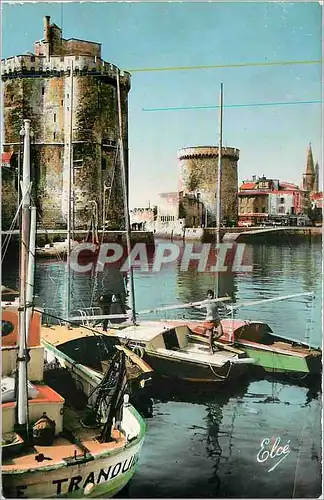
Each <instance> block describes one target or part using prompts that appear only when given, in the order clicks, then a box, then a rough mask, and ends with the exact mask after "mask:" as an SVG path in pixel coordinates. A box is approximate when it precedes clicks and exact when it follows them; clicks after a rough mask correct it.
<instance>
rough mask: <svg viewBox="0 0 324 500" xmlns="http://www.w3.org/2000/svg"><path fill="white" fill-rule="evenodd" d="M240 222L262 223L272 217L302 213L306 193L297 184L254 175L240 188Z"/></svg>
mask: <svg viewBox="0 0 324 500" xmlns="http://www.w3.org/2000/svg"><path fill="white" fill-rule="evenodd" d="M238 197H239V213H238V219H239V224H244V223H248V224H260V223H262V222H263V221H264V220H265V219H267V218H268V217H269V216H270V217H277V216H279V217H282V216H288V215H290V216H291V215H300V214H301V213H304V211H305V206H306V203H305V199H306V193H305V192H304V191H303V190H301V189H300V188H299V187H298V186H297V185H295V184H292V183H289V182H283V181H279V180H277V179H267V178H266V177H265V176H264V175H263V176H262V177H257V176H254V177H253V178H252V180H247V181H244V182H243V183H242V185H241V186H240V188H239V193H238Z"/></svg>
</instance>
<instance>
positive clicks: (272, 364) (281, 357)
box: [238, 343, 320, 375]
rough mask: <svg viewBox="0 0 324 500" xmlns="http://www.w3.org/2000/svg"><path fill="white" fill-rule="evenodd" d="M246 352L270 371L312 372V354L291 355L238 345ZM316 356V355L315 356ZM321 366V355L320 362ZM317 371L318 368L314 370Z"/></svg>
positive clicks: (260, 365)
mask: <svg viewBox="0 0 324 500" xmlns="http://www.w3.org/2000/svg"><path fill="white" fill-rule="evenodd" d="M238 347H239V348H240V349H242V350H244V351H245V353H246V354H247V355H248V356H249V357H251V358H254V359H255V365H254V366H258V367H261V368H263V369H264V370H265V371H266V372H270V373H301V374H305V375H308V374H310V373H311V370H310V366H309V365H310V364H311V363H309V361H310V359H309V358H311V357H312V356H311V355H310V356H305V357H304V356H303V357H301V356H290V355H288V354H283V353H278V352H273V351H268V350H263V349H257V348H254V347H247V346H246V345H242V344H241V343H240V344H239V346H238ZM315 358H316V357H315ZM317 364H318V365H319V366H320V357H319V356H318V363H317ZM314 371H317V370H314Z"/></svg>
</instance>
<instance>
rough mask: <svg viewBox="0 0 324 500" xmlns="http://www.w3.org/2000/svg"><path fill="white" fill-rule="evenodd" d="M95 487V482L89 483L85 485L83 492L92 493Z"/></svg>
mask: <svg viewBox="0 0 324 500" xmlns="http://www.w3.org/2000/svg"><path fill="white" fill-rule="evenodd" d="M93 488H94V484H93V483H88V484H86V485H85V488H84V490H83V493H84V494H85V495H90V493H91V492H92V490H93Z"/></svg>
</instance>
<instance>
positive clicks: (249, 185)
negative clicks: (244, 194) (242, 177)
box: [240, 182, 256, 191]
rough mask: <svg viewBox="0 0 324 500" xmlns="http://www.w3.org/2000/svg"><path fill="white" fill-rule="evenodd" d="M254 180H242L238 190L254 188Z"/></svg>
mask: <svg viewBox="0 0 324 500" xmlns="http://www.w3.org/2000/svg"><path fill="white" fill-rule="evenodd" d="M255 184H256V183H255V182H244V183H243V184H242V186H241V187H240V190H241V191H242V190H246V189H255Z"/></svg>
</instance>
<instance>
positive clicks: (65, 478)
mask: <svg viewBox="0 0 324 500" xmlns="http://www.w3.org/2000/svg"><path fill="white" fill-rule="evenodd" d="M143 441H144V432H142V433H141V436H140V437H139V438H138V439H136V440H135V441H133V443H129V444H128V445H127V446H126V447H124V448H123V449H122V450H117V451H116V452H115V453H113V452H112V453H110V454H109V455H107V454H106V455H105V456H102V457H95V459H94V460H89V459H87V461H84V462H83V463H82V458H80V459H79V458H77V459H76V460H71V461H69V465H68V464H67V463H66V462H64V461H62V462H61V463H59V464H57V463H56V464H55V466H52V465H51V462H50V461H44V462H43V464H44V465H43V466H39V465H38V464H37V462H36V461H35V469H33V470H32V469H29V471H22V470H14V471H12V472H10V473H2V485H3V495H4V497H5V498H56V497H64V498H84V497H96V496H99V495H104V496H105V498H111V497H113V496H114V495H116V494H117V493H118V492H119V491H120V490H121V489H122V488H123V487H124V486H125V485H126V484H127V483H128V481H129V480H130V479H131V477H132V476H133V474H134V472H135V469H136V464H137V462H138V459H139V455H140V451H141V447H142V444H143ZM73 462H74V463H73Z"/></svg>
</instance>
